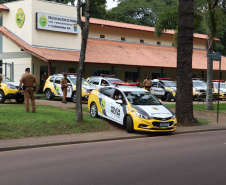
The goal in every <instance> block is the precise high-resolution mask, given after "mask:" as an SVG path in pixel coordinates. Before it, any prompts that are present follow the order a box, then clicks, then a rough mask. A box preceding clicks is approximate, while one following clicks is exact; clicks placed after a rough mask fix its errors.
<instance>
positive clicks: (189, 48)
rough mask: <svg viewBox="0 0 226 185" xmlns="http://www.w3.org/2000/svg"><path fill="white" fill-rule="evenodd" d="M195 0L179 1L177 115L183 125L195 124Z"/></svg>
mask: <svg viewBox="0 0 226 185" xmlns="http://www.w3.org/2000/svg"><path fill="white" fill-rule="evenodd" d="M193 26H194V0H180V1H179V21H178V48H177V94H176V116H177V120H178V123H180V124H182V125H186V126H188V125H195V124H196V123H197V122H198V121H197V120H196V119H195V118H194V115H193V91H192V87H193V84H192V53H193Z"/></svg>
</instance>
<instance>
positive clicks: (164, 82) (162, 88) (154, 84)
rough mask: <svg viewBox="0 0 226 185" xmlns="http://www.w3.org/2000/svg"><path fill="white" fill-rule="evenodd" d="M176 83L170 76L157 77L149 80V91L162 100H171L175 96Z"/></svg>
mask: <svg viewBox="0 0 226 185" xmlns="http://www.w3.org/2000/svg"><path fill="white" fill-rule="evenodd" d="M176 86H177V84H176V83H175V82H174V81H171V80H170V78H158V79H154V80H152V81H151V93H152V94H154V95H155V96H156V97H158V98H161V100H162V101H167V102H169V101H171V99H174V101H175V98H176V90H177V87H176Z"/></svg>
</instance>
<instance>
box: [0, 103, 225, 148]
mask: <svg viewBox="0 0 226 185" xmlns="http://www.w3.org/2000/svg"><path fill="white" fill-rule="evenodd" d="M36 104H37V105H43V104H45V105H53V106H56V107H61V108H65V109H66V108H68V107H73V106H74V105H75V104H74V103H72V102H68V103H67V104H62V103H61V102H59V101H45V100H36ZM84 106H87V104H84ZM195 117H197V118H202V119H208V120H210V121H211V123H209V124H207V125H203V126H189V127H182V126H178V127H177V129H176V131H175V132H174V134H185V133H193V132H204V131H217V130H226V115H225V114H220V116H219V122H218V123H217V118H216V113H207V112H200V111H195ZM112 126H113V127H114V128H113V129H112V130H111V131H107V132H92V133H83V134H73V135H57V136H46V137H31V138H24V139H1V140H0V152H1V151H10V150H18V149H26V148H37V147H47V146H58V145H67V144H78V143H88V142H100V141H110V140H121V139H135V138H145V137H150V136H151V137H152V136H158V135H166V134H151V133H140V132H137V133H133V134H129V133H127V132H126V129H125V128H124V127H121V126H117V124H116V125H114V124H112Z"/></svg>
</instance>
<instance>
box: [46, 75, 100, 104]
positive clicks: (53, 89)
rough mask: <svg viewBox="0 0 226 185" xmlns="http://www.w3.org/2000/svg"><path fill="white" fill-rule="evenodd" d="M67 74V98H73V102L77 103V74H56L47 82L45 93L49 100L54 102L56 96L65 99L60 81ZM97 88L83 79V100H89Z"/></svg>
mask: <svg viewBox="0 0 226 185" xmlns="http://www.w3.org/2000/svg"><path fill="white" fill-rule="evenodd" d="M64 74H67V81H68V87H67V98H71V99H72V101H73V102H75V103H76V79H77V76H76V74H75V73H63V74H54V75H52V76H50V77H48V79H47V80H46V83H45V86H44V88H43V92H44V93H45V97H46V99H47V100H52V99H53V97H54V96H56V97H63V91H62V89H61V85H60V81H61V79H62V78H63V75H64ZM96 88H97V87H95V86H93V85H91V84H90V83H89V82H88V81H86V80H85V79H84V78H82V98H83V100H88V97H89V95H90V93H91V91H92V90H94V89H96Z"/></svg>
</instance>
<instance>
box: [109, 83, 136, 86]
mask: <svg viewBox="0 0 226 185" xmlns="http://www.w3.org/2000/svg"><path fill="white" fill-rule="evenodd" d="M113 84H115V85H126V86H139V85H140V83H125V82H113Z"/></svg>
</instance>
